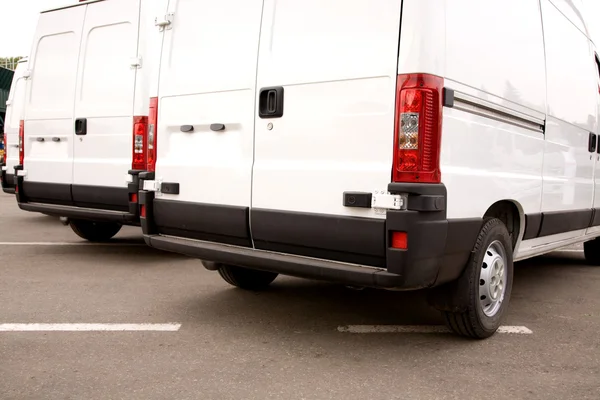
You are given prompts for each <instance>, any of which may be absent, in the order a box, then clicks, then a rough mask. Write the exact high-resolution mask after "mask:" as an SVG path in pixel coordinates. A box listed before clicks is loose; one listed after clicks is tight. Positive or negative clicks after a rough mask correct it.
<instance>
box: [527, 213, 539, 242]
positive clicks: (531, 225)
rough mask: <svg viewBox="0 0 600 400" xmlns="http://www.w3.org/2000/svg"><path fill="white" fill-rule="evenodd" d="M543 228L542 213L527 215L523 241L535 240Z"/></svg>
mask: <svg viewBox="0 0 600 400" xmlns="http://www.w3.org/2000/svg"><path fill="white" fill-rule="evenodd" d="M541 227H542V213H537V214H528V215H525V232H524V233H523V240H528V239H535V238H536V237H538V236H539V235H540V229H541Z"/></svg>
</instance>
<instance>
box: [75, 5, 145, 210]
mask: <svg viewBox="0 0 600 400" xmlns="http://www.w3.org/2000/svg"><path fill="white" fill-rule="evenodd" d="M139 18H140V0H121V1H104V2H98V3H92V4H89V5H88V9H87V13H86V18H85V25H84V28H83V39H82V44H81V59H80V67H79V74H78V85H77V96H76V99H75V118H86V119H87V134H86V135H82V136H79V137H77V140H76V141H75V145H74V166H73V184H74V185H85V186H93V187H105V188H108V187H112V188H122V189H125V188H126V187H127V183H126V179H125V178H126V176H127V172H128V171H129V170H130V169H131V160H132V146H133V103H134V93H135V81H136V74H137V68H135V67H132V65H131V64H132V63H133V62H134V59H135V58H136V57H137V54H138V25H139ZM146 114H147V112H146ZM146 114H144V115H146ZM122 191H123V190H121V192H122ZM90 193H91V192H90ZM76 194H79V195H83V197H80V196H76ZM73 200H74V201H75V202H76V203H78V202H88V199H86V196H85V191H79V190H77V191H76V190H74V191H73ZM122 201H123V204H124V206H127V203H128V197H127V193H126V191H125V194H124V196H123V199H122Z"/></svg>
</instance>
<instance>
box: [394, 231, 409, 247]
mask: <svg viewBox="0 0 600 400" xmlns="http://www.w3.org/2000/svg"><path fill="white" fill-rule="evenodd" d="M392 248H394V249H400V250H406V249H407V248H408V235H407V233H406V232H392Z"/></svg>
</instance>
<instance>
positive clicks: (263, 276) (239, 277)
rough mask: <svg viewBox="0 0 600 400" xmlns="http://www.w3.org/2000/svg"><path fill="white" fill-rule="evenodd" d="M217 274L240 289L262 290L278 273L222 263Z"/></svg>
mask: <svg viewBox="0 0 600 400" xmlns="http://www.w3.org/2000/svg"><path fill="white" fill-rule="evenodd" d="M219 275H221V278H223V279H224V280H225V282H227V283H229V284H230V285H233V286H236V287H239V288H241V289H246V290H264V289H266V288H267V287H268V286H269V285H270V284H271V283H272V282H273V281H274V280H275V278H277V275H278V274H276V273H274V272H265V271H257V270H253V269H248V268H242V267H236V266H235V265H225V264H222V265H220V266H219Z"/></svg>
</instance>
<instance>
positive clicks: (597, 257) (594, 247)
mask: <svg viewBox="0 0 600 400" xmlns="http://www.w3.org/2000/svg"><path fill="white" fill-rule="evenodd" d="M583 254H585V260H586V261H587V262H588V264H591V265H600V238H597V239H594V240H590V241H589V242H585V243H584V244H583Z"/></svg>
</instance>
